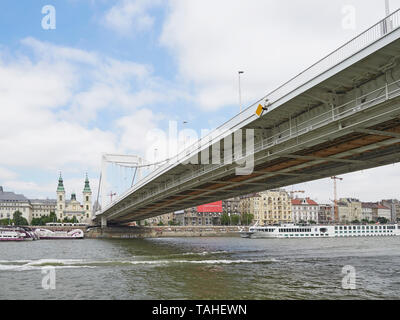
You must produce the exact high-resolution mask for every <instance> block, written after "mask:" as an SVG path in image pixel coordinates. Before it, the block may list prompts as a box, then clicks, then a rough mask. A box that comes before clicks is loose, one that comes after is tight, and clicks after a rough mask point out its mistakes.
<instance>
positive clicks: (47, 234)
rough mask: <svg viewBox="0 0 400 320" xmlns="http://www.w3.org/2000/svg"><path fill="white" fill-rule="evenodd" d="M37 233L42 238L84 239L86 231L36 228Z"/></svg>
mask: <svg viewBox="0 0 400 320" xmlns="http://www.w3.org/2000/svg"><path fill="white" fill-rule="evenodd" d="M35 234H36V235H37V236H38V237H39V239H41V240H68V239H70V240H71V239H83V238H84V237H85V234H84V232H83V231H82V230H80V229H76V230H72V231H51V230H47V229H36V230H35Z"/></svg>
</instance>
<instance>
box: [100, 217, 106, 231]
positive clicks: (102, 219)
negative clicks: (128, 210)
mask: <svg viewBox="0 0 400 320" xmlns="http://www.w3.org/2000/svg"><path fill="white" fill-rule="evenodd" d="M101 228H102V229H104V228H107V218H106V217H101Z"/></svg>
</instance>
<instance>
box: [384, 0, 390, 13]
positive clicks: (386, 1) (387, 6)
mask: <svg viewBox="0 0 400 320" xmlns="http://www.w3.org/2000/svg"><path fill="white" fill-rule="evenodd" d="M385 9H386V17H388V16H389V15H390V3H389V0H385Z"/></svg>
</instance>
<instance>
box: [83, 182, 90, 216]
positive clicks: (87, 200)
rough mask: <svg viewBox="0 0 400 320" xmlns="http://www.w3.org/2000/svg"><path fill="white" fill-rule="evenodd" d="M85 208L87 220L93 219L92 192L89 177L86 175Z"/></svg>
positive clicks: (84, 189)
mask: <svg viewBox="0 0 400 320" xmlns="http://www.w3.org/2000/svg"><path fill="white" fill-rule="evenodd" d="M82 194H83V207H84V211H85V220H89V219H90V218H91V217H92V190H91V189H90V184H89V177H88V175H87V174H86V180H85V187H84V188H83V192H82Z"/></svg>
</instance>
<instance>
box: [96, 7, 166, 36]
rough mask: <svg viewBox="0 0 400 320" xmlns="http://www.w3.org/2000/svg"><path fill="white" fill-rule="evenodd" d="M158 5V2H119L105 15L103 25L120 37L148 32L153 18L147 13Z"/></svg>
mask: <svg viewBox="0 0 400 320" xmlns="http://www.w3.org/2000/svg"><path fill="white" fill-rule="evenodd" d="M160 3H161V1H160V0H120V1H119V2H118V3H117V4H116V5H115V6H113V7H112V8H111V9H110V10H108V11H107V13H106V14H105V18H104V20H105V24H106V26H107V27H109V28H111V29H113V30H115V31H117V32H118V33H120V34H122V35H128V34H131V33H132V32H134V33H136V32H140V31H145V30H148V29H150V28H151V27H152V26H153V24H154V17H153V16H152V15H150V14H149V12H148V11H149V10H150V9H151V8H153V7H155V6H157V5H159V4H160Z"/></svg>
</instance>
